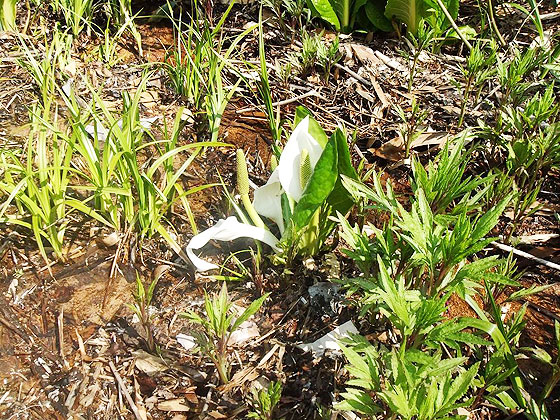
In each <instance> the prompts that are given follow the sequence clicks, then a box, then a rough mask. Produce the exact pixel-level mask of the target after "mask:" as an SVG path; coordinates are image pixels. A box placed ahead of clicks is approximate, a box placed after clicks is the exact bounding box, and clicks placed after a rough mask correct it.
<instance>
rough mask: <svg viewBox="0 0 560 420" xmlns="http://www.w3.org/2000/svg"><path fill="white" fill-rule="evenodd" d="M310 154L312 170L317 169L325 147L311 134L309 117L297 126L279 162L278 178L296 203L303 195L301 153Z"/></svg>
mask: <svg viewBox="0 0 560 420" xmlns="http://www.w3.org/2000/svg"><path fill="white" fill-rule="evenodd" d="M304 149H305V150H307V152H308V153H309V160H310V162H311V168H312V169H315V165H316V164H317V161H318V160H319V158H320V157H321V154H322V153H323V147H322V146H321V145H320V144H319V143H318V142H317V140H315V139H314V138H313V136H312V135H311V134H309V117H305V118H304V119H303V120H301V121H300V123H299V124H298V125H297V127H296V129H295V130H294V132H293V133H292V135H291V136H290V138H289V139H288V142H287V143H286V146H285V147H284V150H283V151H282V155H281V156H280V161H279V162H278V177H279V180H280V184H281V185H282V187H283V188H284V190H285V191H286V194H287V195H288V196H289V197H290V198H292V199H293V200H294V201H296V202H297V201H299V200H300V198H301V196H302V195H303V189H302V188H301V181H300V165H301V153H302V151H303V150H304Z"/></svg>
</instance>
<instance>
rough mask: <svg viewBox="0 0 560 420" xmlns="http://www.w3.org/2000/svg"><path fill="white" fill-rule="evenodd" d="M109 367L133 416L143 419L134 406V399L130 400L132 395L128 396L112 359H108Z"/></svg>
mask: <svg viewBox="0 0 560 420" xmlns="http://www.w3.org/2000/svg"><path fill="white" fill-rule="evenodd" d="M109 367H110V368H111V372H113V375H114V376H115V379H116V380H117V383H118V384H119V389H120V390H121V392H122V394H123V395H124V396H125V398H126V401H127V402H128V405H130V408H131V410H132V412H133V413H134V417H136V420H144V419H143V418H142V416H141V415H140V412H139V411H138V407H136V404H134V401H133V400H132V397H131V396H130V394H129V392H128V390H127V389H126V386H125V384H124V382H123V380H122V378H121V375H119V372H118V371H117V368H116V367H115V365H114V364H113V361H112V360H109Z"/></svg>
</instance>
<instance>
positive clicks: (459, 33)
mask: <svg viewBox="0 0 560 420" xmlns="http://www.w3.org/2000/svg"><path fill="white" fill-rule="evenodd" d="M436 1H437V4H438V6H439V7H440V8H441V10H442V11H443V14H444V15H445V17H446V18H447V20H448V21H449V23H451V26H452V27H453V29H455V32H457V35H459V38H461V41H463V43H464V44H465V45H466V46H467V48H468V49H469V51H470V50H472V48H473V47H472V45H471V43H470V42H469V40H468V39H467V38H466V37H465V35H463V33H462V32H461V31H460V30H459V27H458V26H457V24H456V23H455V21H454V20H453V17H452V16H451V14H450V13H449V10H447V7H445V4H443V2H442V1H441V0H436Z"/></svg>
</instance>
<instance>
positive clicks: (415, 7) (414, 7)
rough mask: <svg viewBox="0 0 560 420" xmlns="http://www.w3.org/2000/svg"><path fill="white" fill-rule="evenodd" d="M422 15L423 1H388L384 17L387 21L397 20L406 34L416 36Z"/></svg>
mask: <svg viewBox="0 0 560 420" xmlns="http://www.w3.org/2000/svg"><path fill="white" fill-rule="evenodd" d="M423 13H424V0H388V1H387V7H386V8H385V16H386V17H387V19H389V20H393V19H398V20H400V21H401V22H403V23H404V24H406V28H407V30H408V32H410V33H412V34H413V35H416V33H417V32H418V24H419V23H420V20H421V19H422V15H423Z"/></svg>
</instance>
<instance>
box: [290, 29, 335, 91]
mask: <svg viewBox="0 0 560 420" xmlns="http://www.w3.org/2000/svg"><path fill="white" fill-rule="evenodd" d="M301 41H302V48H301V51H299V52H298V53H297V54H295V55H293V56H292V58H291V63H293V64H294V65H296V66H297V67H298V69H299V71H300V72H301V73H302V74H306V73H308V72H310V71H311V70H313V69H315V68H316V67H317V66H318V67H320V68H321V69H322V70H323V75H324V78H325V81H327V82H328V79H329V75H330V72H331V69H332V67H333V66H334V64H336V63H337V62H338V61H339V60H340V58H341V54H340V53H339V38H338V36H337V37H336V38H335V39H334V40H333V41H332V42H330V43H327V42H325V40H324V37H323V32H321V33H318V34H314V35H309V34H308V33H307V32H305V31H304V32H302V38H301Z"/></svg>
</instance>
